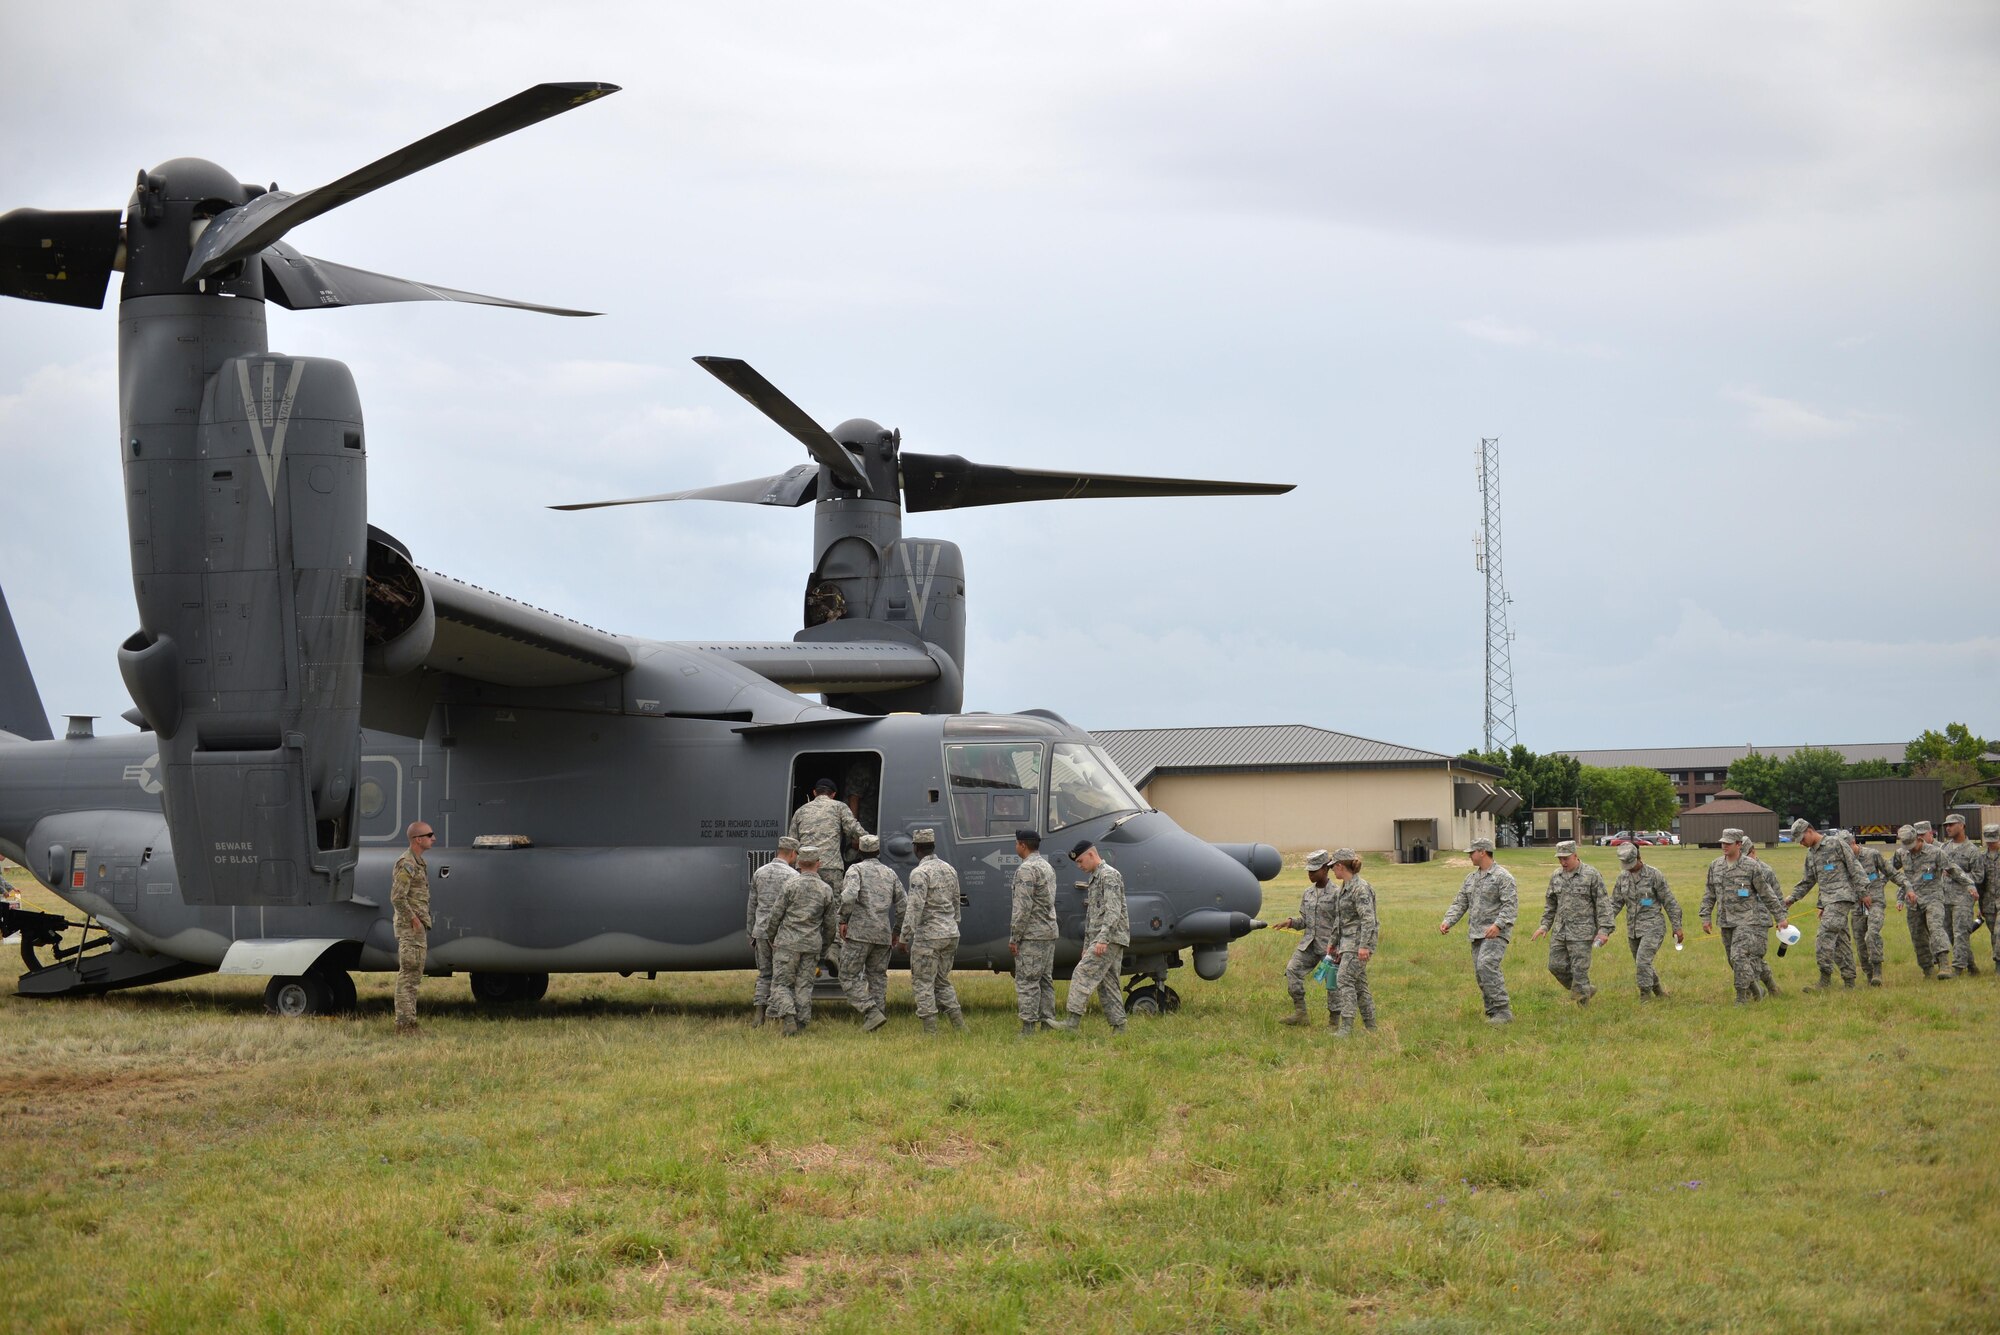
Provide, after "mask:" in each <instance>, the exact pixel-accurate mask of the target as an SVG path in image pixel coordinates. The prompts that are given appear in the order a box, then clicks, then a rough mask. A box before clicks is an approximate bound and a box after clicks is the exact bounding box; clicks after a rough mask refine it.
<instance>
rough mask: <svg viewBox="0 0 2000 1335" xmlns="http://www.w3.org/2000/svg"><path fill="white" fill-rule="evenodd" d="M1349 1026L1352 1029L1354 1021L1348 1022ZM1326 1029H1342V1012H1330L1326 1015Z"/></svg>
mask: <svg viewBox="0 0 2000 1335" xmlns="http://www.w3.org/2000/svg"><path fill="white" fill-rule="evenodd" d="M1348 1024H1349V1027H1352V1025H1353V1021H1351V1020H1350V1021H1349V1022H1348ZM1326 1027H1327V1028H1329V1029H1338V1028H1340V1012H1339V1011H1328V1012H1327V1013H1326Z"/></svg>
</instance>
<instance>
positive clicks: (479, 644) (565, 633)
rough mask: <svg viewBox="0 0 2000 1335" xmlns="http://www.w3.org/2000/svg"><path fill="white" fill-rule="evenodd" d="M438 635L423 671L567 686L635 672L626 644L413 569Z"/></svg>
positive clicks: (509, 683) (495, 681) (524, 605)
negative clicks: (428, 603)
mask: <svg viewBox="0 0 2000 1335" xmlns="http://www.w3.org/2000/svg"><path fill="white" fill-rule="evenodd" d="M416 573H417V575H418V577H419V578H420V579H422V581H423V584H424V591H425V592H426V593H427V594H429V595H430V602H431V608H432V610H433V614H434V615H435V617H436V626H437V630H436V634H435V635H434V637H433V638H432V640H431V645H430V651H429V652H428V653H427V654H425V655H424V657H423V660H422V666H424V667H428V668H433V669H435V670H437V671H439V672H449V673H452V674H454V675H455V676H460V677H469V678H471V679H472V680H474V681H484V682H492V683H493V684H495V685H499V686H570V685H575V684H577V683H579V682H586V681H602V680H603V679H605V678H607V677H616V676H619V675H621V674H623V673H625V672H629V671H630V670H631V669H632V664H633V662H634V661H635V660H634V658H633V656H632V649H631V647H630V645H629V643H628V642H627V641H625V640H624V639H622V638H620V637H619V636H617V635H613V634H612V633H611V632H609V631H604V630H599V629H597V628H596V627H595V626H588V625H585V624H584V623H583V622H581V621H572V620H571V619H570V618H568V617H566V616H559V615H557V614H556V613H554V612H548V611H544V610H543V609H541V608H539V607H534V606H531V605H530V604H527V603H521V602H516V601H514V599H512V598H508V597H505V596H503V595H501V594H497V593H494V592H492V591H490V590H487V589H482V588H480V587H479V586H478V585H476V584H467V583H464V582H463V581H461V580H456V579H452V578H451V577H449V576H447V575H440V574H438V573H436V572H435V571H431V570H425V569H423V568H422V567H417V569H416Z"/></svg>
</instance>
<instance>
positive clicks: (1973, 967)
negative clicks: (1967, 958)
mask: <svg viewBox="0 0 2000 1335" xmlns="http://www.w3.org/2000/svg"><path fill="white" fill-rule="evenodd" d="M1965 971H1966V972H1967V973H1969V974H1974V975H1976V974H1978V972H1979V961H1978V960H1973V961H1972V962H1971V963H1969V964H1967V965H1966V966H1965Z"/></svg>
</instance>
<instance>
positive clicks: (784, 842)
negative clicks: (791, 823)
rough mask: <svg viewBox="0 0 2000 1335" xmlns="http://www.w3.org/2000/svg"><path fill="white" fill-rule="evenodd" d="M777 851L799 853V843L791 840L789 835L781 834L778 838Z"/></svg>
mask: <svg viewBox="0 0 2000 1335" xmlns="http://www.w3.org/2000/svg"><path fill="white" fill-rule="evenodd" d="M778 851H779V852H780V853H796V852H798V851H799V841H798V840H796V839H794V838H792V836H790V835H789V834H781V835H779V836H778Z"/></svg>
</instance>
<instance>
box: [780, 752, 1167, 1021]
mask: <svg viewBox="0 0 2000 1335" xmlns="http://www.w3.org/2000/svg"><path fill="white" fill-rule="evenodd" d="M837 791H838V789H837V787H836V785H835V784H834V782H833V780H831V779H821V780H820V781H819V782H818V783H816V784H814V785H813V797H812V799H811V800H810V801H808V802H807V803H806V804H805V805H803V806H801V807H800V808H799V809H798V810H797V811H796V812H794V813H793V815H792V823H791V832H790V833H789V834H787V835H785V836H784V837H782V838H781V839H779V840H778V853H777V856H776V857H775V858H773V859H772V860H771V861H770V862H768V863H766V864H765V865H764V866H762V867H760V868H758V869H757V873H756V875H755V876H753V877H752V878H751V886H750V894H749V898H748V901H747V903H746V905H745V912H744V930H745V932H746V933H747V934H748V935H749V937H750V941H751V945H752V948H753V950H754V952H755V957H756V962H757V983H756V989H755V995H754V1003H753V1004H754V1007H755V1011H754V1014H753V1016H752V1019H751V1023H752V1024H753V1025H762V1024H764V1023H765V1022H766V1021H767V1020H778V1021H780V1022H782V1025H783V1032H784V1033H785V1035H786V1036H788V1037H789V1036H792V1035H796V1034H798V1033H800V1032H802V1031H803V1030H804V1029H805V1027H806V1026H807V1025H808V1024H810V1023H811V1022H812V1000H813V998H812V992H813V981H814V978H815V977H816V975H817V974H818V971H819V963H820V960H821V959H822V958H823V957H829V956H830V955H831V952H833V951H834V950H835V949H836V943H837V948H838V951H839V954H838V956H837V959H836V960H835V967H836V971H837V974H838V976H839V979H840V986H841V989H842V991H843V992H845V993H846V995H847V1001H848V1004H849V1005H851V1006H853V1007H854V1009H855V1010H856V1011H857V1012H859V1013H860V1015H861V1017H862V1022H861V1027H862V1028H863V1029H864V1030H866V1031H869V1032H873V1031H874V1030H877V1029H880V1028H881V1027H882V1026H883V1025H884V1024H886V1023H888V1014H887V1007H886V1002H887V998H888V987H889V958H890V956H891V955H892V954H893V953H894V952H895V951H896V950H897V949H899V948H901V947H902V946H904V945H905V944H906V943H907V945H908V947H909V952H910V983H911V987H912V990H913V991H914V992H915V993H916V1009H917V1018H918V1019H919V1020H920V1021H922V1023H923V1026H924V1030H925V1032H927V1033H935V1032H937V1029H938V1017H939V1015H940V1014H942V1015H943V1016H944V1017H945V1018H947V1019H948V1020H949V1021H950V1022H951V1025H952V1027H953V1028H955V1029H963V1028H965V1014H964V1011H963V1010H962V1009H961V1008H960V1006H959V1001H958V993H957V991H956V990H955V989H954V988H953V987H952V984H951V966H952V960H953V957H954V956H956V955H957V953H958V937H959V907H960V898H959V882H958V873H957V872H956V871H955V870H953V868H952V866H951V864H950V863H948V862H946V861H944V860H943V859H942V858H940V857H938V856H937V832H936V831H935V830H928V829H925V830H916V831H914V832H912V834H911V836H910V842H911V843H912V844H913V845H915V849H916V853H917V858H918V861H917V865H916V866H915V867H914V868H913V869H911V871H910V879H909V885H908V888H907V891H906V889H905V887H904V884H903V880H902V878H901V877H899V876H898V875H897V874H896V871H895V869H894V868H893V867H890V866H889V865H887V864H886V863H884V862H882V861H881V860H880V854H881V850H882V841H881V839H880V838H879V837H878V836H876V835H873V834H870V833H868V832H867V831H866V830H865V829H863V828H862V827H861V823H860V821H859V820H857V819H856V818H855V815H854V813H853V812H852V811H851V810H850V809H849V808H848V807H847V805H846V804H845V803H842V802H840V801H839V800H837V799H836V797H835V796H834V794H835V793H836V792H837ZM848 838H851V839H852V840H853V842H854V845H855V848H856V849H857V851H858V856H857V857H856V860H855V862H854V863H853V865H852V866H847V865H844V864H843V862H842V859H841V848H842V844H843V840H845V839H848ZM1041 842H1042V841H1041V835H1040V833H1039V832H1038V831H1035V830H1032V829H1022V830H1016V831H1015V832H1014V851H1015V852H1016V853H1017V854H1018V855H1019V856H1020V859H1021V862H1020V865H1019V866H1018V867H1017V868H1015V871H1014V887H1013V912H1012V915H1011V919H1010V926H1009V929H1008V942H1007V946H1008V950H1009V951H1010V952H1012V954H1013V955H1014V988H1015V994H1016V1000H1017V1003H1018V1009H1019V1014H1020V1019H1021V1034H1022V1036H1023V1037H1026V1036H1028V1035H1031V1034H1035V1033H1037V1032H1040V1031H1041V1030H1043V1029H1044V1028H1046V1029H1050V1030H1056V1029H1062V1030H1069V1031H1074V1030H1076V1029H1077V1028H1078V1027H1079V1026H1080V1024H1081V1021H1082V1018H1083V1014H1084V1011H1085V1009H1086V1008H1087V1007H1088V1006H1089V1004H1090V998H1091V996H1092V995H1093V994H1095V995H1096V996H1097V997H1098V998H1099V1001H1100V1004H1101V1006H1102V1008H1103V1010H1104V1018H1105V1019H1106V1020H1107V1021H1108V1022H1109V1023H1110V1025H1111V1028H1112V1030H1113V1031H1114V1032H1119V1033H1122V1032H1124V1029H1125V1004H1124V997H1123V996H1122V995H1121V993H1120V991H1119V979H1120V977H1121V976H1122V974H1123V968H1122V965H1123V963H1124V953H1125V948H1126V947H1127V946H1129V945H1130V944H1131V942H1132V937H1131V924H1130V921H1129V918H1128V915H1127V909H1126V904H1125V879H1124V877H1122V876H1121V875H1119V872H1118V869H1117V868H1116V867H1113V866H1112V865H1111V864H1110V863H1108V862H1106V861H1104V859H1103V857H1102V856H1101V855H1100V854H1099V853H1098V851H1097V848H1096V846H1095V845H1093V844H1092V843H1091V842H1090V841H1089V840H1087V839H1085V840H1081V841H1079V842H1078V843H1077V844H1076V846H1075V847H1073V848H1071V849H1070V852H1069V857H1070V861H1072V862H1074V863H1075V864H1076V865H1077V868H1078V870H1080V871H1082V872H1085V873H1087V874H1088V876H1089V878H1090V879H1089V880H1088V881H1086V882H1084V883H1083V884H1082V889H1083V892H1084V897H1085V903H1086V911H1085V920H1084V943H1085V944H1084V951H1083V956H1082V958H1081V959H1080V960H1078V962H1077V965H1076V968H1075V970H1074V971H1073V972H1072V974H1071V978H1070V986H1069V996H1068V1008H1067V1010H1068V1013H1067V1015H1066V1016H1065V1018H1064V1019H1062V1020H1060V1021H1059V1020H1057V1018H1056V1012H1055V981H1054V975H1055V954H1056V940H1057V938H1058V935H1059V933H1058V930H1057V926H1056V877H1055V870H1054V868H1052V867H1051V866H1050V865H1049V862H1048V859H1047V858H1045V857H1043V856H1042V854H1041Z"/></svg>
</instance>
